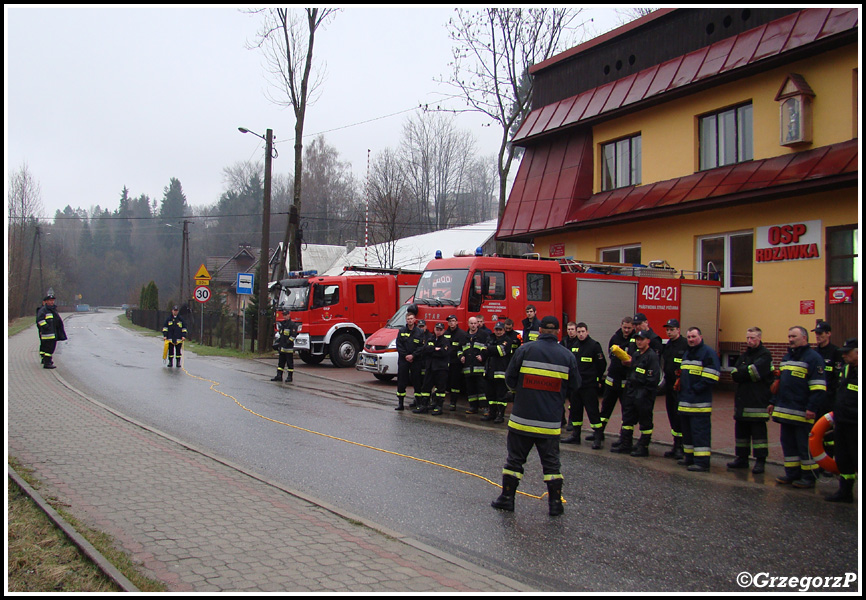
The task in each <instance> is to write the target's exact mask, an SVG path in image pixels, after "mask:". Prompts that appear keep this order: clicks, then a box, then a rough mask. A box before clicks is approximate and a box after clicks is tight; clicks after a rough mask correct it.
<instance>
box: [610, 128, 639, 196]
mask: <svg viewBox="0 0 866 600" xmlns="http://www.w3.org/2000/svg"><path fill="white" fill-rule="evenodd" d="M640 169H641V141H640V135H635V136H631V137H628V138H624V139H621V140H617V141H615V142H610V143H608V144H602V145H601V190H602V191H607V190H612V189H615V188H620V187H626V186H629V185H640V181H641V176H640Z"/></svg>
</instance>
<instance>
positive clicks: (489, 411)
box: [480, 402, 496, 421]
mask: <svg viewBox="0 0 866 600" xmlns="http://www.w3.org/2000/svg"><path fill="white" fill-rule="evenodd" d="M494 417H496V405H495V404H490V403H489V402H488V404H487V408H485V409H484V414H483V415H481V419H480V420H482V421H492V420H493V419H494Z"/></svg>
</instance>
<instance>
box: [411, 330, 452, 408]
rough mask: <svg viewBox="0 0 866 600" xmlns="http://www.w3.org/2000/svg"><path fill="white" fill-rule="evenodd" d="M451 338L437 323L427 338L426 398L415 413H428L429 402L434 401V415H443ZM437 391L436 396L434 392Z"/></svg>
mask: <svg viewBox="0 0 866 600" xmlns="http://www.w3.org/2000/svg"><path fill="white" fill-rule="evenodd" d="M450 341H451V340H450V338H448V337H446V336H445V324H444V323H436V327H434V330H433V333H432V334H430V335H428V336H427V348H426V350H425V359H424V369H425V372H424V386H423V391H424V396H423V398H422V402H423V404H422V405H421V406H419V407H418V408H416V409H415V410H413V411H412V412H413V413H419V414H420V413H426V412H427V410H428V408H429V401H430V399H431V398H432V400H433V404H432V406H433V412H432V414H434V415H441V414H442V404H443V403H444V402H445V393H446V390H447V389H448V353H449V344H450ZM434 389H435V390H436V394H435V396H434V395H433V390H434Z"/></svg>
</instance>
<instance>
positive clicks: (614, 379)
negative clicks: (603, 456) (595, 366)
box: [587, 317, 634, 441]
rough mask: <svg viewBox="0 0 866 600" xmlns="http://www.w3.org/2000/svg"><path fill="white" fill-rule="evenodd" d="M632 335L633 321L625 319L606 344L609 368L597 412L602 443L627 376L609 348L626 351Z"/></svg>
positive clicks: (628, 318) (631, 342) (593, 436)
mask: <svg viewBox="0 0 866 600" xmlns="http://www.w3.org/2000/svg"><path fill="white" fill-rule="evenodd" d="M633 334H634V320H633V319H632V318H631V317H625V318H623V320H622V324H621V327H620V328H619V329H618V330H617V331H616V333H614V334H613V335H612V336H611V338H610V342H608V344H607V348H608V350H609V351H610V353H609V355H608V356H609V357H610V366H609V367H608V369H607V377H606V378H605V380H604V396H603V397H602V400H601V410H600V411H599V418H600V419H601V439H602V441H604V430H605V428H606V427H607V424H608V422H609V421H610V417H611V415H612V414H613V409H614V407H615V406H616V401H617V400H621V399H622V392H623V385H624V382H625V378H626V375H628V373H627V370H626V368H625V367H624V366H623V364H622V361H621V360H620V359H619V358H617V357H616V356H615V355H614V353H613V351H612V350H611V348H613V346H619V347H620V348H622V349H623V350H626V349H627V348H628V346H629V345H632V346H634V339H633ZM592 438H593V439H595V433H593V435H592ZM588 439H590V438H587V440H588Z"/></svg>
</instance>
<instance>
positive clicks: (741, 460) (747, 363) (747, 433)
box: [728, 327, 774, 474]
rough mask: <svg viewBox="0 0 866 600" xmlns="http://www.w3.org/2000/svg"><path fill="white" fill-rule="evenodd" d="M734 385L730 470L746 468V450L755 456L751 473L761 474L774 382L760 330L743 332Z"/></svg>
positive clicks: (747, 464) (732, 373)
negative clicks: (768, 410)
mask: <svg viewBox="0 0 866 600" xmlns="http://www.w3.org/2000/svg"><path fill="white" fill-rule="evenodd" d="M731 378H732V379H733V380H734V382H735V383H736V384H737V392H736V394H735V395H734V421H735V423H734V443H735V448H736V450H735V452H736V455H737V457H736V458H735V459H734V460H733V462H729V463H728V468H729V469H746V468H748V467H749V449H750V448H751V450H752V452H753V453H754V456H755V466H754V468H753V469H752V473H756V474H759V473H763V472H764V465H765V463H766V460H767V453H768V451H769V441H768V439H767V420H768V419H769V415H767V405H768V404H770V395H771V394H770V385H772V383H773V379H774V376H773V356H772V355H771V354H770V351H769V350H767V349H766V348H765V347H764V345H763V344H762V343H761V330H760V329H759V328H757V327H750V328H749V329H747V330H746V351H745V352H743V353H742V354H740V357H739V358H738V359H737V362H736V364H735V365H734V370H733V372H731Z"/></svg>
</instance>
